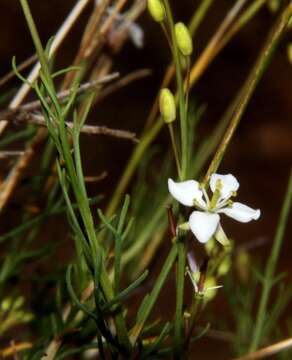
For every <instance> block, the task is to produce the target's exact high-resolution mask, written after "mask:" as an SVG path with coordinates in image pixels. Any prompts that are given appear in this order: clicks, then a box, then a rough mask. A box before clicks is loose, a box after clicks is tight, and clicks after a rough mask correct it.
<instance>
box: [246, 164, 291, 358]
mask: <svg viewBox="0 0 292 360" xmlns="http://www.w3.org/2000/svg"><path fill="white" fill-rule="evenodd" d="M291 205H292V171H291V173H290V178H289V183H288V187H287V191H286V195H285V200H284V203H283V206H282V210H281V214H280V219H279V223H278V227H277V231H276V235H275V240H274V242H273V248H272V251H271V254H270V256H269V258H268V262H267V265H266V270H265V276H264V282H263V291H262V295H261V299H260V303H259V308H258V313H257V318H256V323H255V328H254V332H253V336H252V341H251V344H250V348H249V351H250V352H251V353H252V352H254V351H256V350H257V348H258V347H259V345H260V342H261V339H262V336H263V327H264V324H265V320H266V316H267V305H268V300H269V296H270V292H271V289H272V286H273V279H274V273H275V270H276V266H277V261H278V257H279V253H280V250H281V245H282V242H283V238H284V233H285V228H286V226H287V222H288V218H289V213H290V210H291Z"/></svg>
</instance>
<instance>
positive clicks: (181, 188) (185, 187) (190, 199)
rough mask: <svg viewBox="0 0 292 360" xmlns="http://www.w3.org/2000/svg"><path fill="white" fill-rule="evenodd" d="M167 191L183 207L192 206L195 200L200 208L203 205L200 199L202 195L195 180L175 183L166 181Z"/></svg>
mask: <svg viewBox="0 0 292 360" xmlns="http://www.w3.org/2000/svg"><path fill="white" fill-rule="evenodd" d="M168 190H169V192H170V193H171V195H172V196H173V197H174V198H175V199H176V200H177V201H178V202H180V203H181V204H183V205H185V206H194V201H195V200H197V201H198V202H199V203H200V204H202V206H203V205H205V203H204V201H203V199H202V196H203V193H202V191H201V190H200V189H199V183H198V182H197V181H195V180H187V181H182V182H175V181H173V180H172V179H168Z"/></svg>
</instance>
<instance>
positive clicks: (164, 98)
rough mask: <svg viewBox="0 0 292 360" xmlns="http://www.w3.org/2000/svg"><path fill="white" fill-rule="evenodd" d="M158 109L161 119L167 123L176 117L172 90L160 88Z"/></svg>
mask: <svg viewBox="0 0 292 360" xmlns="http://www.w3.org/2000/svg"><path fill="white" fill-rule="evenodd" d="M159 109H160V113H161V116H162V118H163V120H164V121H165V122H166V123H167V124H169V123H171V122H173V121H174V120H175V118H176V106H175V100H174V96H173V94H172V92H171V91H170V90H169V89H166V88H165V89H162V90H161V92H160V97H159Z"/></svg>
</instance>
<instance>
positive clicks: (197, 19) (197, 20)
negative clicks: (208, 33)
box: [189, 0, 214, 36]
mask: <svg viewBox="0 0 292 360" xmlns="http://www.w3.org/2000/svg"><path fill="white" fill-rule="evenodd" d="M213 2H214V0H202V1H201V3H200V5H199V6H198V8H197V10H196V12H195V13H194V15H193V17H192V18H191V21H190V24H189V31H190V33H191V34H192V36H194V35H195V33H196V31H197V29H198V27H199V26H200V24H201V22H202V20H203V19H204V17H205V15H206V14H207V12H208V10H209V8H210V6H211V5H212V3H213Z"/></svg>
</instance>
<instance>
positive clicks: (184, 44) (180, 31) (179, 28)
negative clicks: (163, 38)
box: [174, 22, 193, 56]
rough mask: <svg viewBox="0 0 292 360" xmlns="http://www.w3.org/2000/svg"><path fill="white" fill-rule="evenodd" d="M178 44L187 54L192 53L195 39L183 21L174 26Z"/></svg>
mask: <svg viewBox="0 0 292 360" xmlns="http://www.w3.org/2000/svg"><path fill="white" fill-rule="evenodd" d="M174 31H175V37H176V41H177V45H178V48H179V50H180V51H181V53H182V54H183V55H185V56H189V55H191V53H192V52H193V40H192V38H191V35H190V33H189V30H188V28H187V27H186V26H185V24H183V23H182V22H179V23H177V24H175V27H174Z"/></svg>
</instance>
